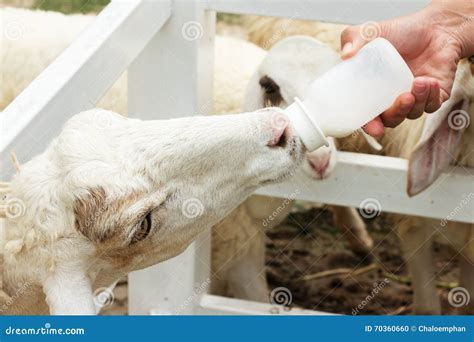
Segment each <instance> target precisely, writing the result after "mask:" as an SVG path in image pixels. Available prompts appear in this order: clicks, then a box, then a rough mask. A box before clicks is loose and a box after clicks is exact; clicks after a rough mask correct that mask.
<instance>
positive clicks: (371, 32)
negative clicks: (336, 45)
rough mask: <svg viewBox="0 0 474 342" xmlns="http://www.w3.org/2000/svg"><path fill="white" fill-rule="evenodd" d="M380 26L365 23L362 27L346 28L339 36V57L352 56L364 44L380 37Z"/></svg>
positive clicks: (373, 23)
mask: <svg viewBox="0 0 474 342" xmlns="http://www.w3.org/2000/svg"><path fill="white" fill-rule="evenodd" d="M380 33H381V25H380V24H379V23H376V22H373V21H372V22H367V23H364V24H362V25H357V26H350V27H347V28H346V29H345V30H344V31H343V32H342V34H341V57H342V58H343V59H347V58H350V57H352V56H354V55H355V54H356V53H357V51H359V50H360V49H361V48H362V47H363V46H364V45H365V44H367V43H368V42H370V41H371V40H373V39H375V38H377V37H379V36H380Z"/></svg>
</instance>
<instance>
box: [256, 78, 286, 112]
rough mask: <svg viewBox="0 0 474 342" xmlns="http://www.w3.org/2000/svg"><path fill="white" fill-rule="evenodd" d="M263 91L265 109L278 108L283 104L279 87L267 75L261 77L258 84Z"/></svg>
mask: <svg viewBox="0 0 474 342" xmlns="http://www.w3.org/2000/svg"><path fill="white" fill-rule="evenodd" d="M258 83H259V84H260V87H262V89H263V104H264V105H265V107H278V106H279V105H280V104H281V103H282V102H283V96H281V92H280V86H279V85H278V84H277V83H276V82H275V81H274V80H273V79H272V78H271V77H269V76H268V75H265V76H262V77H261V78H260V80H259V82H258Z"/></svg>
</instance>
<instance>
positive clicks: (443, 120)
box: [407, 98, 470, 196]
mask: <svg viewBox="0 0 474 342" xmlns="http://www.w3.org/2000/svg"><path fill="white" fill-rule="evenodd" d="M469 105H470V101H469V100H468V99H467V98H461V100H459V99H457V101H454V100H448V101H447V102H446V103H445V104H444V105H443V106H442V107H441V108H440V109H439V110H438V111H437V112H435V113H433V114H429V115H428V116H427V117H426V121H425V123H424V127H423V132H422V135H421V138H420V140H419V142H418V144H417V145H416V146H415V149H414V150H413V152H412V154H411V156H410V160H409V164H408V180H407V193H408V195H409V196H414V195H416V194H418V193H420V192H421V191H423V190H425V189H426V188H427V187H429V186H430V185H431V184H432V183H433V182H434V181H435V180H436V179H437V178H438V177H439V175H440V174H441V173H442V172H443V171H444V170H445V168H446V167H447V166H448V165H449V164H450V163H451V162H452V160H453V159H454V158H455V156H456V152H457V149H458V147H459V143H460V141H461V138H462V134H463V132H464V129H465V127H466V126H467V125H466V124H463V121H464V120H469V117H466V116H467V115H468V114H467V110H468V107H469Z"/></svg>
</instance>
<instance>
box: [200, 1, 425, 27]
mask: <svg viewBox="0 0 474 342" xmlns="http://www.w3.org/2000/svg"><path fill="white" fill-rule="evenodd" d="M428 3H429V0H395V1H394V0H357V1H353V0H298V1H291V0H251V1H249V0H208V1H207V8H208V9H211V10H214V11H217V12H226V13H236V14H256V15H264V16H275V17H285V18H292V19H307V20H319V21H326V22H334V23H345V24H358V23H363V22H367V21H374V20H375V21H377V20H382V19H388V18H394V17H397V16H401V15H404V14H408V13H411V12H414V11H417V10H419V9H421V8H423V7H424V6H426V4H428Z"/></svg>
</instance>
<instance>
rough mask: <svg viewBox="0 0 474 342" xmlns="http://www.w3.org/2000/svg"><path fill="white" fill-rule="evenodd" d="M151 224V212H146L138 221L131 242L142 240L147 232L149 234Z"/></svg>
mask: <svg viewBox="0 0 474 342" xmlns="http://www.w3.org/2000/svg"><path fill="white" fill-rule="evenodd" d="M151 224H152V218H151V212H150V213H148V214H147V215H146V216H145V217H144V218H143V220H142V222H140V228H138V229H137V231H136V232H135V235H134V236H133V239H132V243H136V242H138V241H142V240H143V239H145V238H146V237H147V236H148V234H150V231H151V227H152V226H151Z"/></svg>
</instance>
